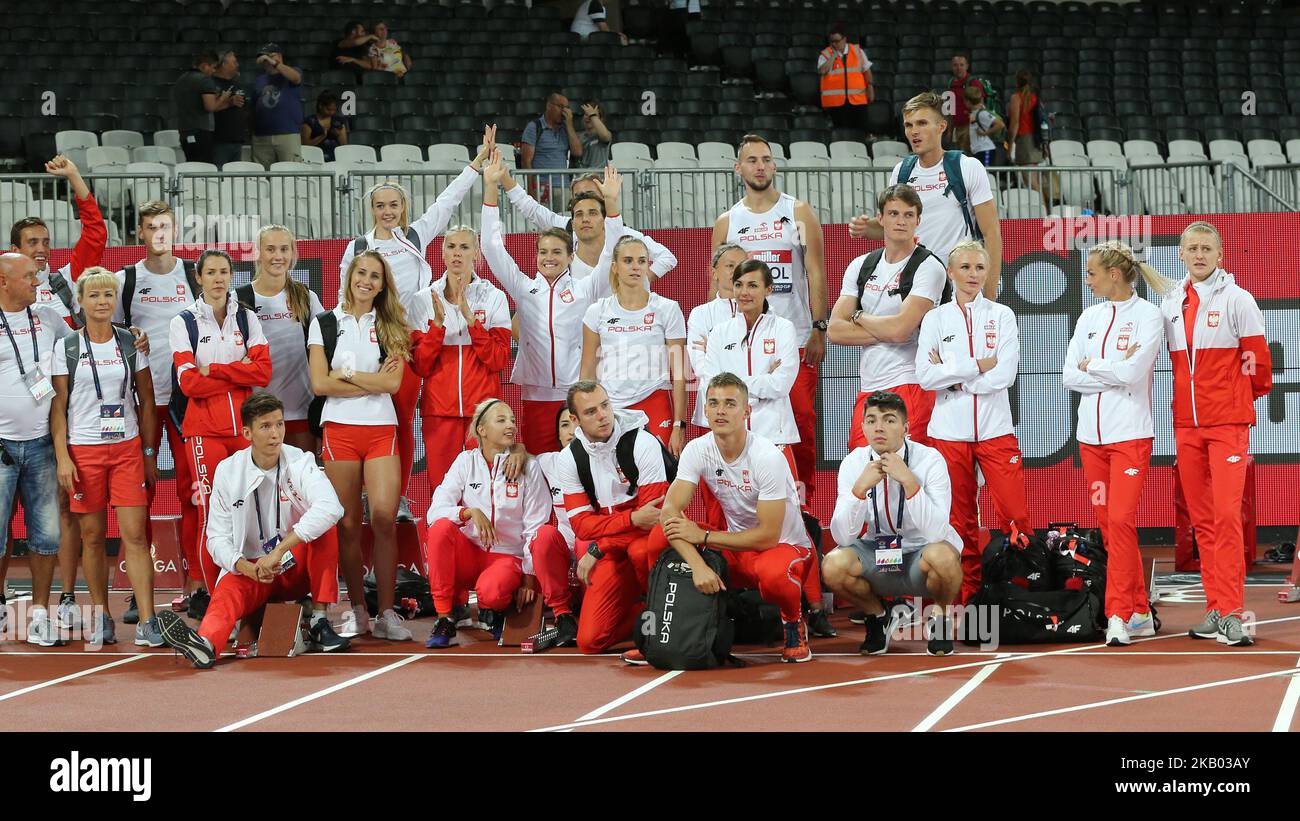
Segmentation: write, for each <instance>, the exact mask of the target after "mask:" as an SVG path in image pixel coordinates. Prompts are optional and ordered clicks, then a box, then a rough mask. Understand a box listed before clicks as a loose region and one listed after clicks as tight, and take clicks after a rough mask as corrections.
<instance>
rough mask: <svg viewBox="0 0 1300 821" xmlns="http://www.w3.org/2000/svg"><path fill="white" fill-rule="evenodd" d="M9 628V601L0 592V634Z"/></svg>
mask: <svg viewBox="0 0 1300 821" xmlns="http://www.w3.org/2000/svg"><path fill="white" fill-rule="evenodd" d="M8 630H9V602H8V601H7V600H6V599H5V596H4V594H0V636H3V635H4V634H5V633H6V632H7V631H8Z"/></svg>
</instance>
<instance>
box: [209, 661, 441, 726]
mask: <svg viewBox="0 0 1300 821" xmlns="http://www.w3.org/2000/svg"><path fill="white" fill-rule="evenodd" d="M422 658H429V656H426V655H424V654H422V653H415V654H412V655H409V656H407V657H406V658H404V659H402V660H401V661H395V662H393V663H392V664H386V665H384V666H383V667H380V668H379V669H378V670H371V671H370V672H369V673H363V674H362V675H359V676H356V677H354V678H350V679H348V680H347V681H340V682H339V683H338V684H335V685H333V686H331V687H326V688H325V689H324V690H317V691H316V692H314V693H308V694H307V695H305V696H302V697H301V698H295V699H294V700H293V701H290V702H288V703H285V704H281V705H280V706H279V707H272V708H271V709H269V710H263V711H262V712H260V713H258V714H257V715H252V716H249V717H248V718H245V719H241V720H239V721H236V722H235V723H234V724H227V725H226V726H224V727H219V728H218V729H216V730H214V731H213V732H218V733H228V732H231V731H233V730H238V729H239V728H241V727H247V726H248V725H249V724H254V723H256V722H258V721H261V720H263V719H266V718H270V717H271V716H275V715H279V714H280V713H283V712H286V711H288V710H292V709H293V708H294V707H298V706H301V705H303V704H306V703H307V702H309V701H315V700H316V699H318V698H324V697H325V696H328V695H330V694H331V693H337V692H338V691H340V690H346V689H347V688H348V687H351V686H353V685H354V684H360V683H362V682H363V681H369V680H370V679H372V678H375V677H376V676H382V675H383V674H384V673H388V672H391V671H393V670H396V669H397V668H398V667H405V666H406V665H408V664H410V663H411V662H413V661H419V660H420V659H422Z"/></svg>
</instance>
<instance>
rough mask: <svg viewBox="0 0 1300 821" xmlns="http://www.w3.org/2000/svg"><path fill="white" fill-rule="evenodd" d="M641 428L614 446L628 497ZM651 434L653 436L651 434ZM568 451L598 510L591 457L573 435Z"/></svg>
mask: <svg viewBox="0 0 1300 821" xmlns="http://www.w3.org/2000/svg"><path fill="white" fill-rule="evenodd" d="M322 330H323V329H322ZM642 430H644V428H633V429H632V430H629V431H624V433H623V435H622V436H620V437H619V439H618V444H617V445H615V446H614V458H615V459H616V460H617V462H618V468H619V470H621V471H623V476H624V478H626V479H627V481H628V489H627V497H628V499H632V498H634V497H635V496H636V489H637V480H638V479H639V478H640V477H641V468H639V467H637V464H636V437H637V435H638V434H639V433H640V432H641V431H642ZM651 435H652V436H653V434H651ZM654 440H655V441H656V442H658V443H659V452H660V453H661V454H662V455H663V458H664V474H665V475H666V476H667V477H668V483H669V484H672V482H673V480H674V479H676V478H677V459H676V458H675V457H674V456H673V454H672V452H671V451H669V450H668V448H666V447H664V443H663V442H662V441H661V440H660V439H659V437H657V436H655V437H654ZM569 452H570V453H572V454H573V463H574V466H575V467H577V469H578V478H579V479H580V480H581V481H582V489H583V490H585V491H587V499H589V500H590V501H591V507H592V508H593V509H594V510H600V508H601V504H600V500H599V499H597V498H596V481H595V480H594V479H592V478H591V457H590V456H588V455H587V449H586V448H584V447H583V446H582V443H581V442H579V441H578V439H577V438H576V437H575V438H574V439H573V441H572V442H570V443H569ZM625 501H626V500H625Z"/></svg>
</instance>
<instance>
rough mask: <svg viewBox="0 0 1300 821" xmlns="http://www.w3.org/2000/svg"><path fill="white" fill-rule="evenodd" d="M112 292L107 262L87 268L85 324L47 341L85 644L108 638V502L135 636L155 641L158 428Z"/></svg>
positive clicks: (80, 291)
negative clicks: (152, 524)
mask: <svg viewBox="0 0 1300 821" xmlns="http://www.w3.org/2000/svg"><path fill="white" fill-rule="evenodd" d="M117 298H118V286H117V278H116V277H114V276H113V273H112V272H111V271H109V270H107V269H106V268H98V267H95V268H88V269H86V270H85V271H84V272H82V274H81V278H80V279H78V280H77V302H78V303H79V304H80V305H81V310H82V315H83V316H82V318H83V320H84V322H85V327H83V328H82V329H81V333H74V334H70V335H68V336H66V337H64V338H63V340H62V341H61V342H60V344H59V345H58V346H56V347H55V350H54V356H53V357H52V361H51V365H52V368H51V371H52V376H53V382H54V402H53V405H52V407H51V410H50V431H51V433H52V434H53V438H54V454H55V457H56V461H57V463H58V476H59V485H60V486H61V487H62V488H63V489H64V490H65V491H67V493H68V499H69V501H68V504H69V507H70V509H71V511H72V513H74V514H76V515H78V517H79V519H80V524H81V541H82V545H83V549H82V562H83V564H84V565H85V568H86V582H87V584H88V585H89V587H90V599H91V601H92V602H94V604H95V607H96V608H97V609H99V610H100V611H101V616H100V618H99V620H98V622H97V623H96V624H95V625H94V626H93V628H92V629H91V633H90V636H89V639H88V643H89V644H92V645H101V644H116V643H117V636H116V635H115V631H114V625H113V617H112V616H111V615H110V614H109V611H108V575H107V574H106V573H105V572H104V570H105V568H104V563H105V561H106V559H105V556H104V534H105V532H106V530H107V528H108V505H109V504H112V505H113V507H114V509H115V510H116V511H117V526H118V530H119V531H120V532H121V535H122V550H123V551H124V552H125V554H126V575H127V578H128V579H130V581H131V590H132V592H133V593H134V595H135V601H136V602H137V606H138V608H139V612H140V619H139V623H137V624H136V628H135V643H136V644H137V645H139V646H141V647H161V646H162V643H163V641H162V636H161V635H159V633H158V622H157V621H156V620H155V619H154V610H153V559H152V558H151V557H150V555H149V545H148V540H147V539H146V538H145V520H146V519H147V518H148V516H149V500H148V493H147V490H146V488H152V487H153V486H154V483H155V482H156V481H157V480H158V464H157V456H156V455H155V453H154V450H153V448H151V447H148V446H147V444H146V443H148V442H152V441H154V435H155V434H156V432H157V425H158V418H157V415H156V413H155V408H154V398H153V377H152V376H151V375H150V373H149V357H147V356H144V355H137V353H136V350H135V347H134V341H135V340H134V338H133V337H132V335H131V332H130V331H127V330H125V329H122V328H114V327H113V324H112V319H113V311H114V310H115V309H116V308H117Z"/></svg>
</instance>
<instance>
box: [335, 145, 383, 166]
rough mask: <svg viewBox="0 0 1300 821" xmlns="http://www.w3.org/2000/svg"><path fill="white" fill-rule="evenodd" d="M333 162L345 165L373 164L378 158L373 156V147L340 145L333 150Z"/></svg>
mask: <svg viewBox="0 0 1300 821" xmlns="http://www.w3.org/2000/svg"><path fill="white" fill-rule="evenodd" d="M334 160H335V161H336V162H346V163H374V162H378V160H379V157H378V156H377V155H376V154H375V149H374V147H373V146H369V145H340V146H338V147H337V148H335V149H334Z"/></svg>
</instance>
